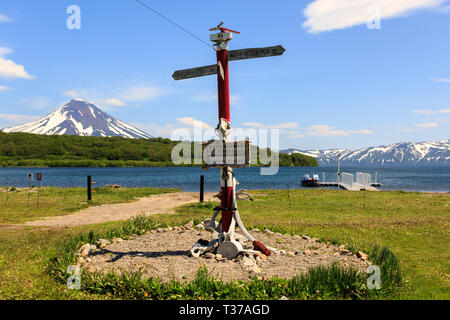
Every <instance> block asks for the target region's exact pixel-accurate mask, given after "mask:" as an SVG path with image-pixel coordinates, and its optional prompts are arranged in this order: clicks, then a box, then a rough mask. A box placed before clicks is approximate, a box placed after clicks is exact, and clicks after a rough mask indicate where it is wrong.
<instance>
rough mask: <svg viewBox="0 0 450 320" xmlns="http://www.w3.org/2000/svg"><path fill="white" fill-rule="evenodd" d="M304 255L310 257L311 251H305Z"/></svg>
mask: <svg viewBox="0 0 450 320" xmlns="http://www.w3.org/2000/svg"><path fill="white" fill-rule="evenodd" d="M303 254H304V255H305V256H309V255H311V250H305V251H303Z"/></svg>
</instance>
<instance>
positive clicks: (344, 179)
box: [341, 172, 353, 188]
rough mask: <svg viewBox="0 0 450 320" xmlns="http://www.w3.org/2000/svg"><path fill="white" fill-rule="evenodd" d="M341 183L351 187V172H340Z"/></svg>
mask: <svg viewBox="0 0 450 320" xmlns="http://www.w3.org/2000/svg"><path fill="white" fill-rule="evenodd" d="M341 178H342V179H341V183H342V184H345V185H346V186H348V187H350V188H353V175H352V174H351V173H347V172H342V174H341Z"/></svg>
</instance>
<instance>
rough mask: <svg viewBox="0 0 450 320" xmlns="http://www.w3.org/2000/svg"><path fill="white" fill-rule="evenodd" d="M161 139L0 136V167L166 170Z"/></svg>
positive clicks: (296, 158)
mask: <svg viewBox="0 0 450 320" xmlns="http://www.w3.org/2000/svg"><path fill="white" fill-rule="evenodd" d="M178 143H179V142H177V141H171V140H169V139H164V138H154V139H126V138H121V137H113V138H103V137H80V136H68V135H67V136H45V135H35V134H27V133H4V132H0V166H2V167H167V166H174V164H173V163H172V160H171V152H172V148H173V147H174V146H175V145H177V144H178ZM280 165H281V166H299V167H300V166H303V167H314V166H317V165H318V164H317V161H316V160H315V159H314V158H311V157H308V156H304V155H300V154H294V155H291V156H290V155H287V154H280Z"/></svg>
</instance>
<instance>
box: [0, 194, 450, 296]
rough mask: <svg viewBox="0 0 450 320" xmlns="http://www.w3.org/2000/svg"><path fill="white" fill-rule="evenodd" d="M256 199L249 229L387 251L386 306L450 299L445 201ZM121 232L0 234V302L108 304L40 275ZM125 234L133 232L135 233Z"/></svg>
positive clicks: (184, 217) (195, 216)
mask: <svg viewBox="0 0 450 320" xmlns="http://www.w3.org/2000/svg"><path fill="white" fill-rule="evenodd" d="M254 194H255V195H256V201H255V202H252V203H250V202H240V203H239V207H240V213H241V216H242V218H243V220H244V223H245V224H246V225H247V226H254V227H258V228H265V227H269V228H270V229H272V230H274V231H280V232H287V233H295V234H307V235H309V236H314V237H318V238H320V239H321V240H322V241H329V242H333V243H338V244H347V245H348V246H349V247H350V248H355V249H356V248H358V249H362V250H366V251H370V249H371V248H373V247H374V246H375V245H381V246H387V247H389V248H390V249H391V250H392V251H393V252H394V253H395V255H396V256H397V257H398V258H399V260H400V266H401V270H402V274H403V287H402V289H401V290H400V291H398V292H396V293H395V294H393V295H390V296H387V297H385V298H389V299H449V298H450V280H449V274H450V272H449V271H450V270H449V261H450V259H449V258H450V253H449V250H448V247H449V244H450V243H449V242H450V240H449V233H448V226H449V221H450V219H449V213H450V195H449V194H419V193H405V192H378V193H371V192H367V193H364V192H345V191H332V190H295V191H290V192H289V193H288V192H287V191H284V190H280V191H259V192H254ZM119 197H120V196H118V195H115V196H112V198H114V199H111V198H110V199H109V200H108V201H114V202H119V201H128V200H129V199H127V198H126V197H125V198H121V199H119ZM60 201H61V199H60ZM86 205H87V204H86ZM213 206H214V205H213V204H208V203H206V204H203V205H199V204H195V205H188V206H185V207H182V208H179V209H178V214H176V215H158V216H154V217H152V225H154V226H156V225H158V224H163V225H181V224H184V223H186V222H188V221H190V220H196V221H200V220H201V219H203V218H206V217H209V216H210V215H211V210H212V207H213ZM17 212H19V213H20V212H21V210H17ZM19 220H20V219H19ZM121 228H122V229H121ZM118 229H120V230H123V223H118V222H115V223H107V224H102V225H96V226H86V227H77V228H73V229H64V230H62V229H50V230H49V229H45V230H42V229H41V230H39V229H29V228H28V229H17V230H1V229H0V298H2V299H104V298H112V297H111V296H108V295H103V294H100V293H101V292H100V291H95V290H94V291H89V292H86V291H82V292H78V291H69V290H67V289H66V287H65V286H64V285H63V284H61V283H57V282H55V281H54V278H52V277H51V276H50V275H49V274H48V272H46V271H45V268H46V266H48V259H49V258H50V257H52V256H55V254H57V252H58V251H57V250H58V248H59V247H60V243H61V242H62V241H63V240H66V241H67V240H68V239H69V240H70V239H73V238H74V237H76V236H77V235H78V234H80V233H85V234H87V233H88V231H90V230H93V231H95V232H96V233H98V234H101V233H102V232H106V233H108V232H109V233H108V234H110V233H111V230H118ZM108 230H109V231H108ZM127 230H128V229H127ZM114 232H116V231H114ZM129 232H133V231H132V229H130V230H129ZM111 281H112V280H111Z"/></svg>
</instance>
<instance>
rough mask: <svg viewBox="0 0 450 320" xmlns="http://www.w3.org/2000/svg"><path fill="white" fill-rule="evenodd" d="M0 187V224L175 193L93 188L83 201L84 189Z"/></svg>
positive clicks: (21, 221)
mask: <svg viewBox="0 0 450 320" xmlns="http://www.w3.org/2000/svg"><path fill="white" fill-rule="evenodd" d="M12 190H13V191H11V189H7V190H5V188H3V190H1V189H0V225H1V224H13V223H23V222H25V221H32V220H37V219H39V218H41V217H51V216H59V215H66V214H70V213H73V212H76V211H79V210H82V209H85V208H87V207H89V206H98V205H101V204H109V203H121V202H122V203H123V202H131V201H134V200H137V199H138V198H142V197H146V196H150V195H153V194H160V193H168V192H176V191H179V190H178V189H175V188H173V189H159V188H121V189H111V188H95V189H94V190H93V193H92V201H90V202H88V201H87V192H86V189H85V188H70V189H63V188H52V187H49V188H41V189H40V190H39V191H38V189H37V188H34V189H31V191H30V190H28V189H15V188H13V189H12Z"/></svg>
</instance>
